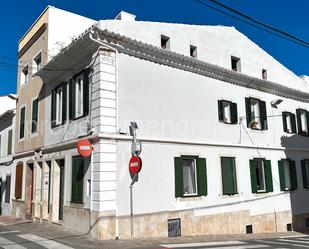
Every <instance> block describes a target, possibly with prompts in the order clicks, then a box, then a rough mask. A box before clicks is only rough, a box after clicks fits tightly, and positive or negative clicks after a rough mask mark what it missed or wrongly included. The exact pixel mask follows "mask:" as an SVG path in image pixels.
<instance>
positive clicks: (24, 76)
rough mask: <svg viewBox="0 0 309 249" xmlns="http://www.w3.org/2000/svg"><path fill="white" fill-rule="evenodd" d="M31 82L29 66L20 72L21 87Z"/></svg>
mask: <svg viewBox="0 0 309 249" xmlns="http://www.w3.org/2000/svg"><path fill="white" fill-rule="evenodd" d="M25 69H27V74H25V73H24V71H25ZM28 80H29V66H28V64H27V65H25V66H24V67H23V68H22V69H21V71H20V86H23V85H25V84H26V83H27V82H28Z"/></svg>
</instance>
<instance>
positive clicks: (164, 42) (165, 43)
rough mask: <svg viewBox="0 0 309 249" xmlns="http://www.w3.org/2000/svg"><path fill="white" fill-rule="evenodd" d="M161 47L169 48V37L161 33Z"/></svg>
mask: <svg viewBox="0 0 309 249" xmlns="http://www.w3.org/2000/svg"><path fill="white" fill-rule="evenodd" d="M161 48H163V49H170V38H169V37H167V36H165V35H161Z"/></svg>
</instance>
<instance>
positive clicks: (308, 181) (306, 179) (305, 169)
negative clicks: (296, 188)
mask: <svg viewBox="0 0 309 249" xmlns="http://www.w3.org/2000/svg"><path fill="white" fill-rule="evenodd" d="M301 170H302V176H303V186H304V188H307V189H309V159H305V160H302V161H301Z"/></svg>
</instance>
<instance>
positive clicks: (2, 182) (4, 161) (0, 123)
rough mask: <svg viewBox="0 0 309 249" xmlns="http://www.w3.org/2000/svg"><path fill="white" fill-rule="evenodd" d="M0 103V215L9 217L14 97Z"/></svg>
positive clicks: (6, 98) (3, 98)
mask: <svg viewBox="0 0 309 249" xmlns="http://www.w3.org/2000/svg"><path fill="white" fill-rule="evenodd" d="M0 101H1V110H0V214H1V215H11V175H12V170H11V169H12V165H13V155H14V131H15V107H16V96H15V95H13V94H10V95H8V96H1V97H0Z"/></svg>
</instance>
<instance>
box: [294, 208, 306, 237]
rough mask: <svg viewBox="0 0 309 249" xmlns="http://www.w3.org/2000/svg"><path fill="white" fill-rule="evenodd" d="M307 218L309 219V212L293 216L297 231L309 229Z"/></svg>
mask: <svg viewBox="0 0 309 249" xmlns="http://www.w3.org/2000/svg"><path fill="white" fill-rule="evenodd" d="M306 219H308V220H309V213H305V214H298V215H294V216H293V230H294V231H297V232H305V231H309V224H307V225H306Z"/></svg>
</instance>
